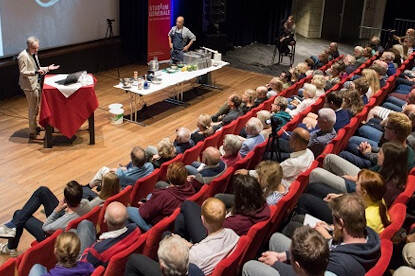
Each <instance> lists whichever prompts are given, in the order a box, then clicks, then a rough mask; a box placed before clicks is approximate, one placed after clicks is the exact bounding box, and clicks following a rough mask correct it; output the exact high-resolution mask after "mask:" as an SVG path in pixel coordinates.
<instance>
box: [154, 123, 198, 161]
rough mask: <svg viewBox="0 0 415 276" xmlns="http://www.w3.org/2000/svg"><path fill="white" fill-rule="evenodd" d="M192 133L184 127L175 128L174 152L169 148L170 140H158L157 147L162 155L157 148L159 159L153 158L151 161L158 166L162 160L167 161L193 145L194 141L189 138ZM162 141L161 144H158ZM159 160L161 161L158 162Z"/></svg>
mask: <svg viewBox="0 0 415 276" xmlns="http://www.w3.org/2000/svg"><path fill="white" fill-rule="evenodd" d="M191 137H192V134H191V133H190V130H189V129H188V128H185V127H181V128H179V129H177V130H176V139H174V145H173V146H174V148H175V150H174V153H173V151H172V150H171V146H170V140H169V141H167V140H164V139H163V140H164V141H163V140H162V141H163V142H162V141H160V142H159V145H158V147H161V148H162V150H161V151H162V152H163V155H164V156H163V155H161V154H160V149H159V150H158V156H159V157H160V159H158V160H154V161H153V162H152V163H153V165H154V167H155V168H160V166H161V164H162V163H163V162H166V161H169V160H171V159H172V158H174V157H175V156H176V154H180V153H184V152H185V151H186V150H188V149H190V148H191V147H193V146H194V145H195V143H194V141H193V140H192V139H191ZM166 139H168V138H166ZM160 143H162V144H160ZM160 161H161V162H160Z"/></svg>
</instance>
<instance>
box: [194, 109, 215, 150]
mask: <svg viewBox="0 0 415 276" xmlns="http://www.w3.org/2000/svg"><path fill="white" fill-rule="evenodd" d="M197 128H198V129H197V130H196V131H195V132H193V133H192V135H191V139H192V141H193V143H194V144H195V145H196V144H197V143H199V142H200V141H203V140H205V139H206V138H207V137H209V136H210V135H212V134H213V133H214V130H213V128H212V119H211V118H210V116H209V115H208V114H200V115H199V118H198V119H197Z"/></svg>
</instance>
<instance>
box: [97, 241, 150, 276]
mask: <svg viewBox="0 0 415 276" xmlns="http://www.w3.org/2000/svg"><path fill="white" fill-rule="evenodd" d="M146 238H147V235H146V234H144V235H141V236H140V237H139V238H138V240H137V242H136V243H134V244H133V245H132V246H130V247H129V248H127V249H125V250H124V251H121V252H118V253H117V254H115V255H114V256H112V257H111V259H110V261H109V263H108V266H107V268H106V269H105V272H104V274H103V275H104V276H118V275H124V271H125V265H126V264H127V260H128V257H129V256H130V255H132V254H134V253H139V252H141V250H142V249H143V246H144V243H145V241H146ZM99 275H102V274H99Z"/></svg>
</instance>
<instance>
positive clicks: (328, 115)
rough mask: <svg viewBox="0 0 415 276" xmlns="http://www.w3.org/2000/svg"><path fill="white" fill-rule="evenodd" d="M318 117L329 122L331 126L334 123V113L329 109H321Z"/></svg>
mask: <svg viewBox="0 0 415 276" xmlns="http://www.w3.org/2000/svg"><path fill="white" fill-rule="evenodd" d="M318 117H319V118H321V119H323V120H325V121H327V122H329V123H330V124H331V125H334V124H335V123H336V112H334V110H333V109H331V108H322V109H320V110H319V111H318Z"/></svg>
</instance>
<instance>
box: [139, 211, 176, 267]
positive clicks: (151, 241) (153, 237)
mask: <svg viewBox="0 0 415 276" xmlns="http://www.w3.org/2000/svg"><path fill="white" fill-rule="evenodd" d="M179 213H180V208H177V209H176V210H175V211H174V212H173V214H171V215H170V216H168V217H166V218H164V219H162V220H161V221H160V222H158V223H157V224H156V225H154V226H153V227H152V228H151V229H150V230H149V231H148V232H147V238H146V242H145V245H144V248H143V254H144V255H146V256H147V257H149V258H152V259H156V255H157V249H158V246H159V242H160V241H161V236H162V235H163V233H164V232H165V231H167V230H173V229H172V228H173V226H174V221H175V220H176V217H177V216H178V215H179Z"/></svg>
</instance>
